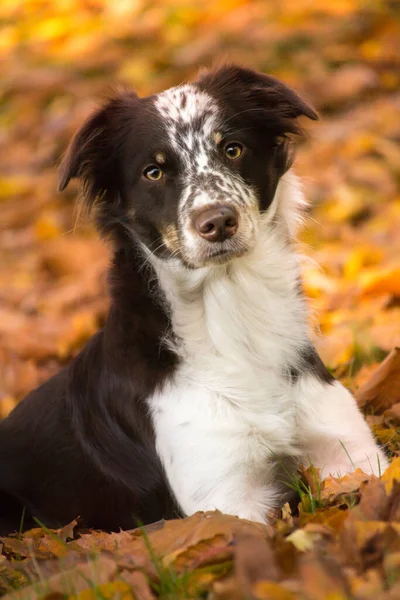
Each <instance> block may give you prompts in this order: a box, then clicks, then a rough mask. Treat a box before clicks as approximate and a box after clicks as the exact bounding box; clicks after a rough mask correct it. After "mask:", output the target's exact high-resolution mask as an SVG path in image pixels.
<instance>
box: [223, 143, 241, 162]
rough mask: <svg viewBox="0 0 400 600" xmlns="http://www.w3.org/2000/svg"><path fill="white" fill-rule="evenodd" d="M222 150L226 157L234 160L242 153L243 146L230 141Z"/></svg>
mask: <svg viewBox="0 0 400 600" xmlns="http://www.w3.org/2000/svg"><path fill="white" fill-rule="evenodd" d="M224 152H225V156H226V158H229V159H230V160H236V159H237V158H239V156H241V155H242V152H243V146H242V145H241V144H238V143H237V142H231V143H230V144H227V145H226V146H225V149H224Z"/></svg>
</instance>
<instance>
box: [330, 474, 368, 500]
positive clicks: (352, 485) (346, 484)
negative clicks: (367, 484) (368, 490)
mask: <svg viewBox="0 0 400 600" xmlns="http://www.w3.org/2000/svg"><path fill="white" fill-rule="evenodd" d="M369 479H371V476H369V475H366V473H364V472H363V471H361V469H356V471H354V472H353V473H348V474H347V475H345V476H344V477H340V478H336V477H328V478H327V479H325V480H324V481H323V482H322V484H321V500H325V501H326V502H333V501H334V500H335V499H336V497H337V496H340V495H344V494H346V495H347V494H352V493H353V492H356V491H357V490H359V488H360V485H361V484H362V483H363V482H364V481H367V480H369Z"/></svg>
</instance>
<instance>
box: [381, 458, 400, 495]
mask: <svg viewBox="0 0 400 600" xmlns="http://www.w3.org/2000/svg"><path fill="white" fill-rule="evenodd" d="M381 479H382V481H383V482H384V484H385V489H386V493H387V494H390V492H391V491H392V489H393V485H394V482H395V481H397V482H400V457H396V458H394V459H393V460H392V462H391V463H390V465H389V466H388V468H387V469H386V471H385V472H384V473H383V475H382V477H381Z"/></svg>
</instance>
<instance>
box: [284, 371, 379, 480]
mask: <svg viewBox="0 0 400 600" xmlns="http://www.w3.org/2000/svg"><path fill="white" fill-rule="evenodd" d="M295 394H296V400H295V401H296V407H297V413H296V414H297V423H296V424H297V428H298V429H297V433H298V439H299V443H300V446H301V448H302V449H303V450H304V455H303V460H304V462H305V463H306V464H307V463H308V462H309V461H311V463H312V464H313V465H314V466H315V467H318V468H320V469H321V478H322V479H325V478H326V477H328V476H329V475H332V476H343V475H345V474H346V473H349V472H352V471H354V470H355V469H357V468H359V469H361V470H362V471H364V472H365V473H368V474H375V475H380V474H381V473H383V472H384V471H385V469H386V467H387V466H388V461H387V459H386V457H385V455H384V453H383V452H382V450H381V449H380V448H379V446H378V444H377V443H376V441H375V439H374V437H373V435H372V433H371V431H370V429H369V427H368V425H367V423H366V422H365V420H364V418H363V416H362V414H361V412H360V410H359V408H358V406H357V403H356V401H355V399H354V397H353V396H352V395H351V394H350V392H349V391H348V390H346V388H344V387H343V385H342V384H341V383H339V382H338V381H335V380H332V381H331V382H329V383H328V382H325V381H322V380H320V379H318V378H317V377H316V376H315V375H303V376H302V377H300V379H299V380H298V382H297V384H296V390H295Z"/></svg>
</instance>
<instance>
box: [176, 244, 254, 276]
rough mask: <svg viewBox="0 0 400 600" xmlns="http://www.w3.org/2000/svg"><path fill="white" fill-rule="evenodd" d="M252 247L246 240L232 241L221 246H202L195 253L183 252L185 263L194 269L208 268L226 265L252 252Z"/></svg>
mask: <svg viewBox="0 0 400 600" xmlns="http://www.w3.org/2000/svg"><path fill="white" fill-rule="evenodd" d="M251 247H252V246H251V245H249V244H248V243H245V242H244V240H239V239H232V240H227V241H226V242H223V243H221V244H218V247H216V244H207V245H206V244H200V245H199V246H198V247H197V248H196V249H195V250H194V252H193V251H192V252H187V251H183V252H182V253H181V256H182V260H183V262H184V263H185V264H186V265H187V266H189V267H190V268H192V269H197V268H201V267H207V266H217V265H224V264H226V263H229V262H231V261H232V260H235V259H237V258H239V257H241V256H243V255H244V254H247V253H248V252H249V251H250V250H251Z"/></svg>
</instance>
